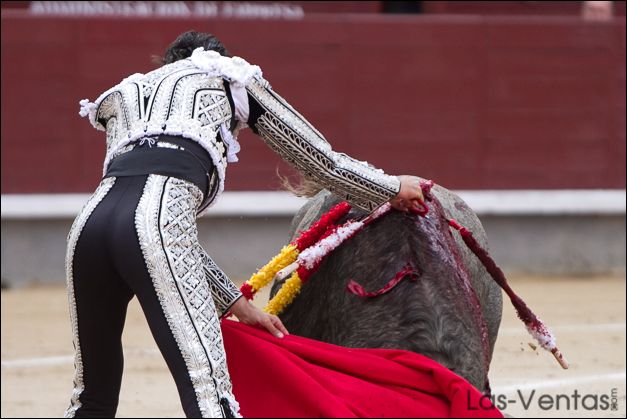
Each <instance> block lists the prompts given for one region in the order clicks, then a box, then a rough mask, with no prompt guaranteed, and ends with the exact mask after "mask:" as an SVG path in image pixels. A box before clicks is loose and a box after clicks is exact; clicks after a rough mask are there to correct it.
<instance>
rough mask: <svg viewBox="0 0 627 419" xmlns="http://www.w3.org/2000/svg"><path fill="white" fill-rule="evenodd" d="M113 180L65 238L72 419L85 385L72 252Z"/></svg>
mask: <svg viewBox="0 0 627 419" xmlns="http://www.w3.org/2000/svg"><path fill="white" fill-rule="evenodd" d="M114 183H115V178H113V177H110V178H106V179H103V180H102V182H100V185H99V186H98V188H97V189H96V191H95V192H94V193H93V195H92V196H91V197H90V198H89V200H88V201H87V203H86V204H85V206H84V207H83V209H82V210H81V212H80V213H79V214H78V216H77V217H76V218H75V219H74V223H73V224H72V228H70V232H69V234H68V237H67V252H66V255H65V271H66V281H67V295H68V302H69V305H70V321H71V323H72V337H73V343H74V351H75V352H74V389H73V391H72V398H71V400H70V406H69V407H68V409H67V410H66V411H65V414H64V417H66V418H73V417H74V416H75V414H76V411H77V410H78V409H79V408H80V407H81V402H80V400H79V398H80V396H81V394H82V392H83V390H85V383H84V382H83V360H82V355H81V347H80V341H79V336H78V313H77V310H76V297H75V295H74V275H73V274H74V269H73V262H74V252H75V250H76V243H77V242H78V238H79V237H80V234H81V232H82V231H83V227H85V224H86V223H87V220H88V219H89V216H90V215H91V214H92V212H93V211H94V209H95V208H96V206H98V204H99V203H100V201H102V200H103V199H104V197H105V196H106V195H107V193H108V192H109V190H111V187H113V184H114Z"/></svg>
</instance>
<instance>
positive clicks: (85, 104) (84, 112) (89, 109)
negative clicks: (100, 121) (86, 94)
mask: <svg viewBox="0 0 627 419" xmlns="http://www.w3.org/2000/svg"><path fill="white" fill-rule="evenodd" d="M78 103H79V104H80V105H81V110H80V111H78V114H79V115H80V116H82V117H83V118H84V117H86V116H88V117H89V119H92V115H94V117H95V113H96V104H95V103H93V102H90V101H89V99H83V100H81V101H80V102H78Z"/></svg>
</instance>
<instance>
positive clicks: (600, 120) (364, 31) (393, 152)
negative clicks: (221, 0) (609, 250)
mask: <svg viewBox="0 0 627 419" xmlns="http://www.w3.org/2000/svg"><path fill="white" fill-rule="evenodd" d="M190 28H195V29H196V30H206V31H211V32H213V33H215V34H217V35H218V36H219V37H220V38H221V39H222V40H223V41H224V42H225V44H226V45H227V46H228V48H229V49H230V50H231V51H232V52H233V53H234V54H236V55H241V56H243V57H245V58H246V59H247V60H248V61H250V62H252V63H255V64H259V65H260V66H261V68H262V69H263V70H264V74H265V75H266V77H267V78H268V79H269V80H270V82H271V83H272V85H273V87H274V88H275V90H277V91H278V92H280V93H281V94H282V95H283V96H285V97H286V98H287V99H288V100H289V101H290V102H291V103H292V104H293V105H294V106H295V107H296V108H297V109H299V110H300V111H301V112H302V113H303V114H304V115H305V116H307V117H308V118H309V119H310V120H311V121H312V123H313V124H314V125H315V126H316V127H317V128H318V129H319V130H321V131H322V132H323V133H324V134H325V135H326V137H327V138H328V139H329V140H330V142H331V143H332V144H333V145H334V148H335V149H337V150H340V151H344V152H347V153H348V154H351V155H353V156H355V157H357V158H360V159H362V160H368V161H369V162H371V163H374V164H376V165H377V166H379V167H381V168H383V169H385V170H386V171H388V172H390V173H394V174H401V173H413V174H418V175H421V176H424V177H429V178H433V179H434V180H435V181H436V182H438V183H440V184H443V185H445V186H447V187H450V188H458V189H486V188H497V189H498V188H507V189H513V188H534V189H535V188H541V189H545V188H624V187H625V20H624V18H619V19H615V20H614V21H612V22H610V23H586V22H582V21H580V20H579V19H576V18H531V17H527V18H506V17H476V16H475V17H473V16H468V17H460V16H450V17H434V16H431V17H425V16H381V15H363V16H357V15H346V16H333V15H329V16H320V15H318V16H314V17H306V18H305V19H304V20H298V21H286V20H283V21H267V20H266V21H247V20H224V19H223V20H203V19H195V20H189V19H141V18H125V19H115V18H45V17H40V18H38V17H32V16H28V15H26V14H25V13H20V12H16V11H6V10H3V11H2V193H28V192H87V191H91V190H93V188H94V187H95V185H96V184H97V182H98V180H99V176H100V174H101V161H102V158H103V153H104V138H103V135H102V133H100V132H98V131H95V130H93V129H92V128H91V126H90V125H89V123H88V122H87V121H86V120H85V119H82V118H80V117H79V116H78V109H79V107H78V101H79V100H80V99H82V98H89V99H92V100H93V99H95V98H96V97H97V96H98V95H99V94H100V93H101V92H102V91H104V90H105V89H107V88H108V87H110V86H111V85H113V84H114V83H116V82H118V81H119V80H121V79H122V78H124V77H126V76H127V75H129V74H131V73H134V72H146V71H149V70H151V69H152V68H153V67H154V66H153V65H152V64H151V63H150V56H151V55H152V54H159V53H161V52H162V51H163V49H164V47H165V46H166V45H167V44H168V43H169V42H171V41H172V40H173V39H174V38H175V37H176V35H177V34H178V33H180V32H183V31H185V30H187V29H190ZM240 139H241V141H240V142H241V144H242V148H243V151H242V152H241V154H240V156H241V158H240V162H239V163H237V164H234V165H231V166H230V167H229V173H228V180H227V190H250V189H262V190H263V189H274V188H276V187H277V186H278V181H277V180H276V177H275V176H274V173H275V170H276V167H277V164H279V160H278V158H276V156H274V155H273V153H272V152H271V151H269V149H267V147H266V146H265V145H264V143H263V142H262V141H261V140H260V139H258V138H257V137H255V136H254V135H253V134H252V133H250V132H249V133H246V134H244V135H243V136H242V138H240ZM281 167H285V166H284V165H283V164H281ZM281 170H282V171H286V169H281Z"/></svg>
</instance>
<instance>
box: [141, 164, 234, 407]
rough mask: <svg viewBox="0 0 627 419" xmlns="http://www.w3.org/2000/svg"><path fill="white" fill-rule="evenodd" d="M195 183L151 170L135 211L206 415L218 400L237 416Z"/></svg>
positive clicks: (155, 278)
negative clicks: (199, 227)
mask: <svg viewBox="0 0 627 419" xmlns="http://www.w3.org/2000/svg"><path fill="white" fill-rule="evenodd" d="M201 201H202V193H201V192H200V190H199V189H198V188H197V187H196V186H195V185H193V184H191V183H189V182H186V181H183V180H180V179H176V178H167V177H165V176H160V175H150V176H149V177H148V180H147V181H146V185H145V187H144V191H143V194H142V197H141V199H140V200H139V204H138V206H137V211H136V214H135V227H136V229H137V235H138V238H139V243H140V246H141V249H142V253H143V255H144V259H145V262H146V266H147V268H148V272H149V274H150V277H151V278H152V281H153V286H154V288H155V291H156V294H157V296H158V298H159V301H160V303H161V308H162V310H163V312H164V315H165V317H166V320H167V322H168V325H169V327H170V330H171V331H172V334H173V336H174V338H175V340H176V343H177V346H178V348H179V350H180V351H181V354H182V356H183V359H184V360H185V364H186V366H187V370H188V373H189V376H190V378H191V382H192V385H193V387H194V390H195V392H196V398H197V400H198V405H199V408H200V412H201V415H202V416H203V417H222V416H223V415H224V414H225V412H223V411H222V409H221V406H220V399H222V398H226V399H227V400H228V401H229V405H230V407H231V410H232V412H233V413H234V414H235V415H237V416H239V406H238V404H237V402H236V401H235V398H234V397H233V394H232V387H231V379H230V376H229V373H228V369H227V365H226V354H225V350H224V343H223V340H222V331H221V329H220V321H219V319H218V314H217V313H216V308H215V305H214V302H213V299H212V294H211V288H210V284H209V283H208V279H211V278H207V275H206V273H205V272H206V269H205V268H204V266H203V260H202V257H201V256H200V254H199V249H201V248H200V246H199V245H198V239H197V228H196V210H197V209H198V206H199V205H200V203H201Z"/></svg>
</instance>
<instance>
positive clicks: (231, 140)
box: [220, 124, 241, 163]
mask: <svg viewBox="0 0 627 419" xmlns="http://www.w3.org/2000/svg"><path fill="white" fill-rule="evenodd" d="M220 136H221V137H222V141H224V144H226V161H227V162H229V163H235V162H237V161H239V158H237V153H239V151H240V150H241V147H240V145H239V142H238V141H237V138H235V137H234V136H233V134H231V131H230V130H229V129H228V128H227V126H226V124H222V125H220Z"/></svg>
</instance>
